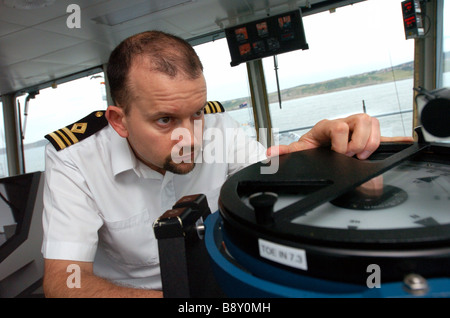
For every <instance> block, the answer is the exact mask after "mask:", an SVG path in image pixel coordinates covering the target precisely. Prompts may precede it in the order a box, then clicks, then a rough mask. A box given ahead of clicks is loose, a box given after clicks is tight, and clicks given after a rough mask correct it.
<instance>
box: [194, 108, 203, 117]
mask: <svg viewBox="0 0 450 318" xmlns="http://www.w3.org/2000/svg"><path fill="white" fill-rule="evenodd" d="M202 115H203V109H202V110H199V111H198V112H196V113H195V114H194V117H197V118H198V117H202Z"/></svg>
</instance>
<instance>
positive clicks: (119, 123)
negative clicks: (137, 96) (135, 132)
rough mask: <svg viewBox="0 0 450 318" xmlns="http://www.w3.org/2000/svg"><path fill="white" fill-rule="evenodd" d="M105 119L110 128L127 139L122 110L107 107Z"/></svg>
mask: <svg viewBox="0 0 450 318" xmlns="http://www.w3.org/2000/svg"><path fill="white" fill-rule="evenodd" d="M106 119H108V122H109V123H110V124H111V126H112V128H114V130H115V131H116V132H117V133H118V134H119V135H120V136H121V137H123V138H127V137H128V129H127V126H126V118H125V113H124V112H123V108H122V107H119V106H108V109H106Z"/></svg>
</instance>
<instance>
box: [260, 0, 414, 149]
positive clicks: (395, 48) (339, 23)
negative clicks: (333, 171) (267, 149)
mask: <svg viewBox="0 0 450 318" xmlns="http://www.w3.org/2000/svg"><path fill="white" fill-rule="evenodd" d="M303 22H304V27H305V34H306V39H307V41H308V44H309V50H305V51H294V52H291V53H286V54H281V55H279V56H277V57H276V60H275V59H274V58H273V57H268V58H265V59H264V60H263V65H264V72H265V76H266V82H267V86H268V93H269V100H270V113H271V118H272V125H273V127H277V128H278V129H279V130H280V136H281V138H280V143H281V144H283V143H284V144H287V143H290V142H291V141H292V140H294V139H296V138H298V136H300V135H302V134H303V133H305V132H306V131H308V130H309V129H310V127H311V126H313V125H314V124H315V123H317V122H318V121H319V120H321V119H325V118H326V119H333V118H337V117H343V116H348V115H351V114H354V113H362V112H366V113H367V114H369V115H371V116H375V117H377V118H378V119H379V121H380V125H381V130H382V135H384V136H411V135H412V122H413V119H412V117H413V116H412V115H413V112H412V108H413V60H414V40H412V39H411V40H406V39H405V33H404V27H403V22H402V10H401V0H395V1H393V0H378V1H363V2H361V3H357V4H354V5H349V6H345V7H341V8H337V9H336V11H335V12H333V13H330V12H329V11H326V12H322V13H318V14H313V15H309V16H305V17H303ZM275 68H278V76H279V85H280V90H281V103H280V102H279V100H278V94H277V85H276V76H275V71H274V69H275ZM280 104H281V105H280Z"/></svg>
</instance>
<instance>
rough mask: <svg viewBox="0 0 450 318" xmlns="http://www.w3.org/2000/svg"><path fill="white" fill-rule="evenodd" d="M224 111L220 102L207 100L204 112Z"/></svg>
mask: <svg viewBox="0 0 450 318" xmlns="http://www.w3.org/2000/svg"><path fill="white" fill-rule="evenodd" d="M224 111H225V108H224V107H223V106H222V104H221V103H220V102H217V101H214V102H208V104H207V105H206V107H205V110H204V113H205V114H213V113H223V112H224Z"/></svg>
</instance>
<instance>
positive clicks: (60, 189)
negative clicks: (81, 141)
mask: <svg viewBox="0 0 450 318" xmlns="http://www.w3.org/2000/svg"><path fill="white" fill-rule="evenodd" d="M69 154H70V152H69V151H68V150H62V151H59V152H57V151H56V150H55V149H54V148H53V147H51V145H47V147H46V170H45V187H44V211H43V220H42V221H43V228H44V239H43V245H42V253H43V256H44V258H48V259H65V260H74V261H85V262H92V261H93V260H94V257H95V253H96V250H97V244H98V230H99V228H100V227H101V226H102V223H103V222H102V219H101V217H100V215H99V213H98V209H97V207H96V204H95V201H94V200H93V198H92V195H91V193H90V191H89V188H88V186H87V184H86V182H85V178H84V177H83V175H82V174H81V173H80V171H79V169H78V168H77V166H76V165H74V164H73V162H72V161H71V160H70V158H69V156H68V155H69Z"/></svg>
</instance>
